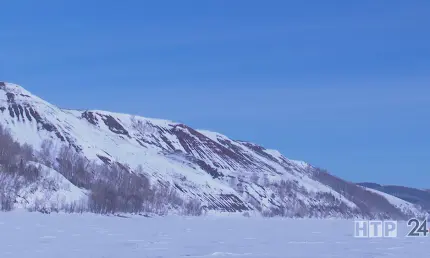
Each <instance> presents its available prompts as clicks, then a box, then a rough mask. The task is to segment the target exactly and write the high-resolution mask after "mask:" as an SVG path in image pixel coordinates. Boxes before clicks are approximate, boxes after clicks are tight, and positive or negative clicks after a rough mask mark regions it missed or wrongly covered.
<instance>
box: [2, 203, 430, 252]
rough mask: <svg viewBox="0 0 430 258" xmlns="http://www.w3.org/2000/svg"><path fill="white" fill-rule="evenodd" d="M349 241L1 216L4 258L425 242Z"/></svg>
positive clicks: (243, 223) (278, 224)
mask: <svg viewBox="0 0 430 258" xmlns="http://www.w3.org/2000/svg"><path fill="white" fill-rule="evenodd" d="M408 230H410V228H408V227H407V226H406V225H405V223H403V222H400V223H399V225H398V237H397V238H366V239H363V238H354V237H353V232H354V224H353V221H351V220H313V219H299V220H291V219H263V218H243V217H242V218H238V217H191V218H190V217H187V218H184V217H176V216H169V217H154V218H144V217H131V218H119V217H106V216H98V215H93V214H50V215H43V214H39V213H28V212H21V211H14V212H10V213H0V232H1V234H0V257H2V258H3V257H4V258H22V257H32V258H57V257H62V258H76V257H80V258H117V257H122V258H142V257H144V258H156V257H158V258H179V257H202V258H205V257H238V258H239V257H246V258H335V257H339V258H385V257H392V258H407V257H417V258H418V257H419V258H424V257H427V255H426V253H428V251H427V247H428V245H429V244H430V240H429V238H407V237H405V235H406V233H407V231H408Z"/></svg>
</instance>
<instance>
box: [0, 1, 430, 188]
mask: <svg viewBox="0 0 430 258" xmlns="http://www.w3.org/2000/svg"><path fill="white" fill-rule="evenodd" d="M66 2H67V3H66ZM150 2H151V3H150ZM1 9H2V15H1V16H0V80H5V81H11V82H15V83H18V84H21V85H23V86H24V87H25V88H26V89H28V90H30V91H31V92H33V93H34V94H36V95H38V96H40V97H42V98H45V99H46V100H48V101H50V102H51V103H54V104H56V105H59V106H61V107H67V108H83V109H84V108H89V109H105V110H110V111H118V112H125V113H133V114H140V115H143V116H147V117H157V118H166V119H171V120H175V121H180V122H184V123H187V124H189V125H191V126H193V127H197V128H202V129H210V130H214V131H218V132H221V133H224V134H226V135H228V136H230V137H232V138H235V139H242V140H250V141H254V142H256V143H260V144H262V145H263V146H265V147H268V148H274V149H278V150H280V151H281V152H283V153H284V154H285V155H286V156H287V157H290V158H294V159H301V160H306V161H308V162H311V163H313V164H315V165H318V166H320V167H323V168H327V169H328V170H329V171H331V172H332V173H334V174H336V175H339V176H341V177H343V178H345V179H348V180H352V181H374V182H378V183H386V184H404V185H410V186H416V187H428V188H430V184H429V183H428V182H430V173H429V172H430V171H429V169H430V151H429V146H430V137H429V132H430V119H429V118H430V87H429V86H430V36H429V35H430V33H429V30H430V29H429V27H430V15H429V12H430V2H428V1H395V0H391V1H239V0H236V1H220V0H219V1H121V2H118V1H111V0H107V1H103V2H101V1H52V0H45V1H37V2H36V1H5V2H2V8H1Z"/></svg>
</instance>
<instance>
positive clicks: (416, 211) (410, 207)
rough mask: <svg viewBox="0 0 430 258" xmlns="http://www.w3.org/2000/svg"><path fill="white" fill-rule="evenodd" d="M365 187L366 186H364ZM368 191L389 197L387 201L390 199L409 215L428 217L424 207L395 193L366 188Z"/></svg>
mask: <svg viewBox="0 0 430 258" xmlns="http://www.w3.org/2000/svg"><path fill="white" fill-rule="evenodd" d="M363 188H365V187H363ZM365 189H366V191H370V192H373V193H377V194H379V195H381V196H383V197H384V198H385V199H387V201H389V202H390V203H391V204H392V205H393V206H395V207H397V208H399V209H400V210H401V211H402V212H404V213H405V214H407V215H408V216H409V217H413V216H417V215H418V216H419V217H423V218H424V217H427V215H428V214H427V213H426V212H423V211H422V209H421V208H420V207H419V206H417V205H414V204H412V203H409V202H407V201H404V200H402V199H400V198H397V197H395V196H393V195H389V194H387V193H384V192H381V191H378V190H375V189H371V188H365Z"/></svg>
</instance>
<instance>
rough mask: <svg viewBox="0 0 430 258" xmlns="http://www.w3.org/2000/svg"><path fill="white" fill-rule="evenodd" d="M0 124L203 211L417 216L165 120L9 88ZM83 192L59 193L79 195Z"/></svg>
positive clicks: (256, 150) (295, 164) (296, 165)
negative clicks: (169, 189)
mask: <svg viewBox="0 0 430 258" xmlns="http://www.w3.org/2000/svg"><path fill="white" fill-rule="evenodd" d="M0 124H1V125H3V126H4V127H5V128H7V129H9V130H10V132H11V134H12V136H13V137H14V138H15V139H16V140H17V141H19V142H20V143H22V144H24V143H26V144H30V145H31V146H33V147H34V148H35V149H36V150H40V149H41V146H42V145H43V143H44V142H46V140H50V141H52V143H53V145H52V152H53V153H57V155H58V153H59V151H60V149H61V146H65V145H68V146H71V147H72V148H73V149H74V150H75V151H76V152H77V153H79V154H80V155H82V156H84V157H85V158H86V159H88V160H90V161H93V162H95V163H98V164H105V165H112V164H120V165H121V167H123V168H125V169H126V170H128V171H129V172H130V173H134V174H143V175H145V176H146V177H148V178H149V179H150V181H151V183H153V184H161V185H165V184H167V183H168V185H170V186H173V187H174V188H175V189H176V191H177V192H178V193H179V195H180V197H181V198H183V199H185V200H187V199H193V200H198V201H199V202H201V204H202V205H203V207H204V208H205V209H207V210H212V211H226V212H255V213H259V214H263V215H267V216H273V215H282V216H300V217H307V216H310V217H391V218H406V217H407V216H410V215H411V214H414V215H417V216H418V215H423V214H425V213H424V212H422V211H421V209H420V207H415V206H413V205H412V206H409V205H406V206H402V208H399V207H398V206H397V203H396V201H397V200H395V201H393V200H392V199H390V198H385V197H386V196H385V194H382V193H380V192H375V191H370V190H368V189H365V188H363V187H360V186H357V185H355V184H352V183H349V182H346V181H344V180H342V179H339V178H337V177H334V176H332V175H330V174H329V173H327V172H325V171H322V170H320V169H318V168H316V167H313V166H312V165H310V164H307V163H306V162H302V161H294V160H290V159H288V158H286V157H284V156H283V155H282V154H281V153H279V152H278V151H276V150H268V149H265V148H263V147H262V146H259V145H257V144H254V143H249V142H244V141H236V140H233V139H230V138H228V137H227V136H225V135H222V134H218V133H215V132H209V131H205V130H195V129H193V128H190V127H188V126H187V125H184V124H181V123H175V122H172V121H167V120H160V119H150V118H144V117H140V116H133V115H127V114H118V113H112V112H107V111H101V110H86V111H78V110H68V109H67V110H66V109H61V108H58V107H56V106H54V105H52V104H50V103H48V102H46V101H44V100H42V99H40V98H39V97H37V96H34V95H33V94H31V93H30V92H28V91H26V90H25V89H24V88H22V87H20V86H18V85H15V84H10V83H0ZM54 161H55V160H53V162H54ZM48 171H49V170H48ZM53 173H54V172H53ZM68 179H69V178H67V179H66V178H62V179H61V180H60V181H62V182H66V184H68V183H70V182H69V181H65V180H68ZM72 181H73V180H72ZM67 182H68V183H67ZM83 186H84V185H83ZM80 187H81V186H80ZM70 188H71V189H74V187H73V186H70ZM83 188H85V187H81V188H77V189H74V190H72V192H73V193H69V192H62V194H63V195H64V196H65V197H64V198H66V199H67V198H69V194H73V195H75V194H76V193H79V195H82V194H85V191H86V190H85V189H83Z"/></svg>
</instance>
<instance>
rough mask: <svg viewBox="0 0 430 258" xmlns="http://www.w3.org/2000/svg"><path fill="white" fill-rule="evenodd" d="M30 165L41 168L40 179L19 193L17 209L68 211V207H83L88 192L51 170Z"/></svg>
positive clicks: (34, 164)
mask: <svg viewBox="0 0 430 258" xmlns="http://www.w3.org/2000/svg"><path fill="white" fill-rule="evenodd" d="M30 165H33V166H37V167H40V168H41V177H40V178H39V179H38V180H37V181H36V182H34V183H32V184H30V185H27V186H25V187H24V188H23V189H21V190H20V191H19V193H18V196H19V197H18V198H17V205H16V207H17V208H26V209H29V210H33V209H36V210H42V209H44V210H46V211H51V210H64V209H68V208H70V206H81V207H85V204H86V202H87V199H88V191H86V190H84V189H80V188H78V187H76V186H75V185H73V184H72V183H71V182H70V181H69V180H67V179H66V178H65V177H64V176H63V175H61V174H60V173H58V172H57V171H55V170H53V169H51V168H48V167H46V166H44V165H41V164H37V163H32V164H30Z"/></svg>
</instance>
